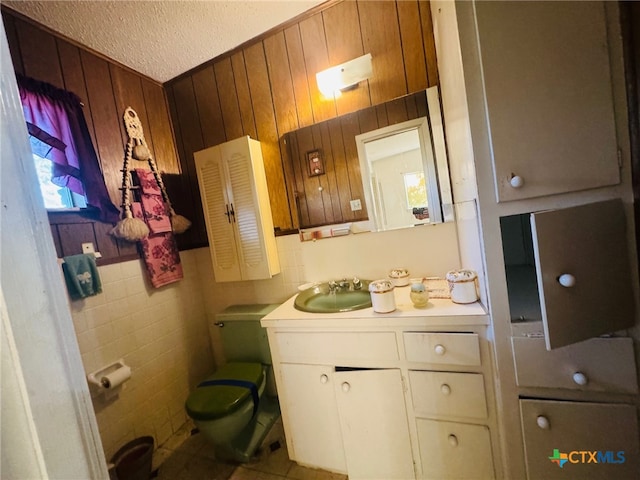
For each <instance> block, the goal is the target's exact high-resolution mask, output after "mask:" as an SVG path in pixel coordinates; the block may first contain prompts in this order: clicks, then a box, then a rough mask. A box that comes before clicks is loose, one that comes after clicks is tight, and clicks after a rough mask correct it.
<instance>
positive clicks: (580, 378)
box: [573, 372, 589, 386]
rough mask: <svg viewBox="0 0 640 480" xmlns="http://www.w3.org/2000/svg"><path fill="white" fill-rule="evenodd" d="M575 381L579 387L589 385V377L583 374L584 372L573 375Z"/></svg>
mask: <svg viewBox="0 0 640 480" xmlns="http://www.w3.org/2000/svg"><path fill="white" fill-rule="evenodd" d="M573 381H574V382H576V383H577V384H578V385H582V386H584V385H586V384H587V383H589V379H588V378H587V376H586V375H585V374H584V373H582V372H576V373H574V374H573Z"/></svg>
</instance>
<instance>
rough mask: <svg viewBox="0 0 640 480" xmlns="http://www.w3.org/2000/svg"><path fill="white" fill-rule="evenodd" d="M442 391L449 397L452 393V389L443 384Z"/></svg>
mask: <svg viewBox="0 0 640 480" xmlns="http://www.w3.org/2000/svg"><path fill="white" fill-rule="evenodd" d="M440 391H441V392H442V394H443V395H449V394H450V393H451V387H450V386H449V385H447V384H446V383H443V384H442V385H441V386H440Z"/></svg>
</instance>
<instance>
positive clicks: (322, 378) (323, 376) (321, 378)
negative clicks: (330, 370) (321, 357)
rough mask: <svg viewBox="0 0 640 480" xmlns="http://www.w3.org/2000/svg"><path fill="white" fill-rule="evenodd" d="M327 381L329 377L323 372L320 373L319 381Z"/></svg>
mask: <svg viewBox="0 0 640 480" xmlns="http://www.w3.org/2000/svg"><path fill="white" fill-rule="evenodd" d="M328 381H329V377H328V376H327V375H326V374H325V373H323V374H322V375H320V383H327V382H328Z"/></svg>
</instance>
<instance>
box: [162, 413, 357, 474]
mask: <svg viewBox="0 0 640 480" xmlns="http://www.w3.org/2000/svg"><path fill="white" fill-rule="evenodd" d="M192 428H193V425H192V424H191V423H190V422H187V423H186V424H185V425H184V426H183V427H182V428H181V429H180V430H179V431H178V432H176V433H175V434H174V435H173V436H172V437H171V438H170V439H169V440H167V441H166V442H165V443H164V444H163V445H161V446H160V447H159V448H158V449H157V450H156V451H155V453H154V455H153V471H154V472H156V471H157V473H156V475H157V476H156V479H157V480H282V479H290V480H347V476H346V475H340V474H337V473H331V472H326V471H324V470H315V469H311V468H305V467H301V466H299V465H297V464H296V463H294V462H292V461H291V460H289V455H288V454H287V445H286V442H285V439H284V430H283V428H282V420H278V421H277V422H276V423H275V425H274V426H273V428H272V429H271V431H270V432H269V434H268V435H267V437H266V438H265V441H264V442H263V444H262V447H261V448H260V450H259V451H258V453H257V454H256V459H255V460H252V461H251V462H249V463H245V464H242V465H238V464H229V463H225V462H221V461H220V460H216V458H215V455H214V453H213V449H212V447H211V446H210V445H209V444H208V443H207V442H206V440H205V439H204V438H203V437H202V435H200V434H198V433H197V434H195V435H191V430H192Z"/></svg>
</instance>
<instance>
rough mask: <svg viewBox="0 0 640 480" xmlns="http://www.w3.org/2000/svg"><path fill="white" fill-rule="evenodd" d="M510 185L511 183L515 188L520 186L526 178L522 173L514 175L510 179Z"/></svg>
mask: <svg viewBox="0 0 640 480" xmlns="http://www.w3.org/2000/svg"><path fill="white" fill-rule="evenodd" d="M509 185H511V186H512V187H513V188H520V187H522V186H523V185H524V178H522V177H521V176H520V175H514V176H513V177H511V179H510V180H509Z"/></svg>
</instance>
